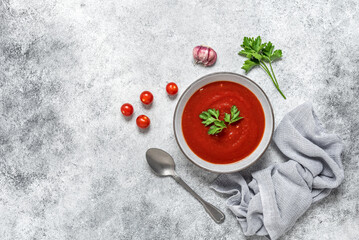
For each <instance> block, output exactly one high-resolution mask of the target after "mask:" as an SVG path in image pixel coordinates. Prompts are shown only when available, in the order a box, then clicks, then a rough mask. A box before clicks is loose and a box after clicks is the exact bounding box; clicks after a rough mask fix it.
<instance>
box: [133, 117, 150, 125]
mask: <svg viewBox="0 0 359 240" xmlns="http://www.w3.org/2000/svg"><path fill="white" fill-rule="evenodd" d="M150 123H151V121H150V119H149V117H147V116H146V115H140V116H138V117H137V119H136V124H137V126H138V127H139V128H148V126H150Z"/></svg>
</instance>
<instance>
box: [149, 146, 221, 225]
mask: <svg viewBox="0 0 359 240" xmlns="http://www.w3.org/2000/svg"><path fill="white" fill-rule="evenodd" d="M146 159H147V162H148V164H149V165H150V167H151V168H152V170H153V171H154V172H155V173H156V174H157V175H158V176H160V177H167V176H171V177H172V178H174V179H175V180H176V181H177V182H178V183H179V184H180V185H181V186H182V187H184V188H185V189H186V190H187V191H188V192H189V193H190V194H192V196H194V197H195V198H196V199H197V200H198V201H199V202H200V203H201V204H202V206H203V207H204V209H205V210H206V212H207V213H208V214H209V215H210V216H211V217H212V218H213V220H214V221H215V222H216V223H222V222H223V221H224V218H225V216H224V214H223V213H222V212H221V211H220V210H219V209H217V208H216V207H215V206H213V205H212V204H210V203H208V202H206V201H205V200H203V199H202V198H201V197H200V196H199V195H198V194H197V193H196V192H195V191H193V190H192V188H190V187H189V186H188V185H187V184H186V183H185V182H184V181H183V180H182V179H181V178H180V177H179V176H178V175H177V173H176V172H175V162H174V160H173V158H172V157H171V155H169V154H168V153H167V152H165V151H163V150H161V149H158V148H150V149H148V150H147V152H146Z"/></svg>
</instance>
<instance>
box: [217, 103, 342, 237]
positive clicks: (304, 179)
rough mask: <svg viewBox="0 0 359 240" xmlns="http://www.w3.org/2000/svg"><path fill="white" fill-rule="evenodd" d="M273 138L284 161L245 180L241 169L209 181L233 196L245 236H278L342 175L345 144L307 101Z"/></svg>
mask: <svg viewBox="0 0 359 240" xmlns="http://www.w3.org/2000/svg"><path fill="white" fill-rule="evenodd" d="M273 141H274V143H275V144H276V145H277V147H278V149H279V150H280V151H281V152H282V153H283V154H284V155H285V156H286V157H287V158H288V159H289V160H288V161H286V162H284V163H279V164H275V165H272V166H270V167H268V168H266V169H263V170H260V171H256V172H254V173H252V177H253V179H252V181H251V182H249V183H247V182H246V181H245V180H244V178H243V177H242V175H241V174H240V173H232V174H222V175H220V176H219V177H218V178H217V179H216V180H215V181H214V182H213V184H212V188H213V189H214V190H216V191H218V192H220V193H226V194H230V195H231V196H230V197H229V198H228V200H227V206H228V207H229V209H230V210H231V211H232V212H233V213H234V214H235V215H236V217H237V219H238V221H239V223H240V225H241V227H242V230H243V233H244V234H245V235H246V236H251V235H259V236H264V235H268V236H269V237H270V239H277V238H279V237H280V236H282V235H283V234H284V233H285V232H286V231H288V230H289V229H290V228H291V227H292V226H293V225H294V224H295V222H296V221H297V220H298V218H299V217H300V216H302V215H303V214H304V213H305V211H306V210H307V209H308V208H309V207H310V205H311V204H312V203H314V202H316V201H319V200H321V199H323V198H324V197H326V196H328V195H329V194H330V192H331V190H332V189H333V188H336V187H338V186H339V184H340V183H341V182H342V181H343V178H344V170H343V165H342V162H341V152H342V149H343V143H342V141H341V140H340V139H339V137H338V136H336V135H335V134H329V133H327V132H326V131H325V129H324V128H323V127H322V126H321V125H320V122H319V121H318V118H317V117H316V115H315V113H314V111H313V108H312V105H311V104H309V103H305V104H302V105H300V106H298V107H297V108H295V109H294V110H292V111H291V112H289V113H288V114H287V115H286V116H285V117H284V118H283V120H282V121H281V123H280V124H279V125H278V127H277V129H276V131H275V133H274V136H273Z"/></svg>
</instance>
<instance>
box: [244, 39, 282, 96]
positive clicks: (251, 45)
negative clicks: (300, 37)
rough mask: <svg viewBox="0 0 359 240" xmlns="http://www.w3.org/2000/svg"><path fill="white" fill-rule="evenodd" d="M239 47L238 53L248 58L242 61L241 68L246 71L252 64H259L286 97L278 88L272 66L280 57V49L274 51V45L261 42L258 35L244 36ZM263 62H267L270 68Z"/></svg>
mask: <svg viewBox="0 0 359 240" xmlns="http://www.w3.org/2000/svg"><path fill="white" fill-rule="evenodd" d="M241 47H243V50H241V51H240V52H239V53H238V54H239V55H243V56H246V57H247V58H248V60H246V61H244V64H243V66H242V69H244V70H245V71H246V73H248V72H249V70H251V69H252V68H253V67H254V66H257V65H259V66H261V67H262V68H263V70H264V71H265V72H266V73H267V74H268V75H269V77H270V78H271V79H272V81H273V83H274V85H275V87H276V88H277V90H278V91H279V93H280V94H281V95H282V96H283V98H284V99H286V97H285V96H284V94H283V93H282V91H281V90H280V88H279V85H278V81H277V78H276V76H275V74H274V72H273V68H272V62H273V61H275V60H277V59H279V58H281V57H282V50H280V49H278V50H275V51H274V45H273V44H272V43H271V42H268V43H262V40H261V37H260V36H258V37H257V38H256V39H254V38H249V37H244V39H243V44H242V45H241ZM265 62H267V63H268V64H269V67H270V70H269V68H268V66H267V64H266V63H265Z"/></svg>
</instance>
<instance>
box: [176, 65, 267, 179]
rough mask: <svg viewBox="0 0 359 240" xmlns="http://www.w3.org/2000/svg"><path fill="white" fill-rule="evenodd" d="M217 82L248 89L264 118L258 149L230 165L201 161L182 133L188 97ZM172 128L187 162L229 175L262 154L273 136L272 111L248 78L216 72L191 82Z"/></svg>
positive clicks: (181, 99) (179, 104)
mask: <svg viewBox="0 0 359 240" xmlns="http://www.w3.org/2000/svg"><path fill="white" fill-rule="evenodd" d="M217 81H230V82H235V83H239V84H241V85H243V86H245V87H246V88H248V89H249V90H250V91H251V92H252V93H254V95H256V97H257V98H258V100H259V101H260V103H261V105H262V107H263V111H264V117H265V128H264V133H263V137H262V140H261V142H260V143H259V145H258V147H257V148H256V149H255V150H254V151H253V152H252V153H251V154H250V155H248V156H247V157H245V158H244V159H242V160H240V161H238V162H234V163H230V164H214V163H210V162H207V161H205V160H203V159H202V158H200V157H198V156H197V155H196V154H195V153H194V152H192V150H191V149H190V148H189V147H188V145H187V143H186V140H185V138H184V136H183V132H182V114H183V110H184V108H185V106H186V104H187V101H188V100H189V99H190V97H191V96H192V95H193V94H194V93H195V92H196V91H197V90H198V89H200V88H201V87H203V86H205V85H207V84H209V83H213V82H217ZM173 127H174V132H175V136H176V140H177V143H178V145H179V147H180V148H181V150H182V152H183V153H184V154H185V155H186V156H187V158H188V159H189V160H191V161H192V162H193V163H194V164H196V165H197V166H199V167H201V168H204V169H206V170H209V171H212V172H218V173H230V172H236V171H239V170H242V169H244V168H246V167H248V166H250V165H251V164H253V163H254V162H255V161H257V160H258V159H259V158H260V157H261V156H262V154H263V153H264V152H265V150H266V149H267V147H268V145H269V143H270V141H271V139H272V135H273V130H274V116H273V109H272V106H271V104H270V102H269V99H268V97H267V95H266V94H265V93H264V92H263V90H262V89H261V88H260V87H259V86H258V85H257V84H256V83H255V82H253V81H252V80H250V79H249V78H247V77H245V76H242V75H239V74H236V73H230V72H218V73H212V74H209V75H206V76H204V77H201V78H200V79H198V80H197V81H195V82H193V83H192V84H191V85H190V86H189V87H188V88H187V89H186V90H185V91H184V93H183V94H182V96H181V97H180V99H179V100H178V103H177V106H176V109H175V113H174V118H173Z"/></svg>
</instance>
